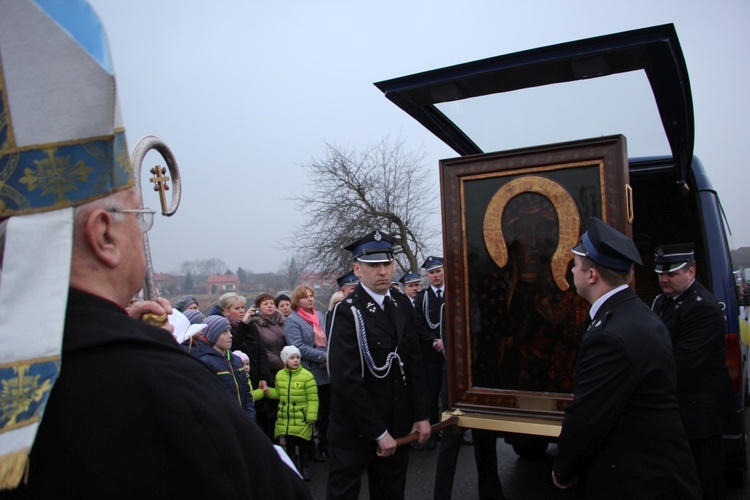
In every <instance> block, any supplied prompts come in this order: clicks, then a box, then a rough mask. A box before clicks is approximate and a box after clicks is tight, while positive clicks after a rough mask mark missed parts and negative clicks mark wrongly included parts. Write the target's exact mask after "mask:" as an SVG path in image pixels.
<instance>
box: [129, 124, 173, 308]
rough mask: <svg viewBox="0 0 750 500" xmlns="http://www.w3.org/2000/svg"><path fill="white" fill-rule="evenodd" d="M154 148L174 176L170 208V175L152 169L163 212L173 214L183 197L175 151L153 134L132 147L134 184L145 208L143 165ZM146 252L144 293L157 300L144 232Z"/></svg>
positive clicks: (164, 169) (153, 180)
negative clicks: (142, 184)
mask: <svg viewBox="0 0 750 500" xmlns="http://www.w3.org/2000/svg"><path fill="white" fill-rule="evenodd" d="M152 149H154V150H156V151H157V152H158V153H159V154H160V155H161V156H162V158H164V160H165V161H166V162H167V168H168V169H169V174H170V175H171V176H172V178H171V180H172V200H171V202H170V205H169V208H167V197H166V193H165V192H166V191H168V190H169V189H170V188H169V184H167V183H168V182H169V180H170V178H169V177H167V175H166V174H167V168H164V167H160V166H158V165H157V166H156V167H153V168H152V169H151V170H150V172H151V174H152V177H151V178H150V179H149V181H150V182H152V183H153V184H154V191H156V192H158V193H159V201H160V202H161V214H162V215H165V216H167V217H171V216H172V215H174V213H175V212H176V211H177V207H179V206H180V198H181V197H182V180H181V179H180V169H179V168H178V167H177V161H176V160H175V158H174V155H173V154H172V151H171V150H170V149H169V147H167V145H166V144H165V143H164V141H162V140H161V139H159V138H158V137H154V136H152V135H147V136H146V137H143V138H142V139H141V140H139V141H138V143H137V144H136V145H135V147H134V148H133V154H132V155H131V163H132V165H133V177H134V180H135V187H136V189H137V190H138V196H139V197H140V199H141V207H143V193H142V191H141V166H142V164H143V160H144V158H145V157H146V154H147V153H148V152H149V151H151V150H152ZM143 253H144V255H145V257H146V279H145V282H144V285H143V295H144V297H143V298H144V299H145V300H156V298H157V297H158V292H157V290H156V284H155V282H154V266H153V264H152V263H151V247H150V246H149V243H148V234H147V233H144V234H143Z"/></svg>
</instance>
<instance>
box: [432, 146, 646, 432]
mask: <svg viewBox="0 0 750 500" xmlns="http://www.w3.org/2000/svg"><path fill="white" fill-rule="evenodd" d="M627 165H628V164H627V154H626V145H625V138H624V137H623V136H611V137H602V138H597V139H591V140H584V141H575V142H570V143H562V144H553V145H548V146H540V147H535V148H525V149H520V150H512V151H503V152H498V153H487V154H483V155H475V156H469V157H461V158H453V159H447V160H442V161H441V162H440V175H441V194H442V208H443V212H442V213H443V228H444V229H443V230H444V233H443V240H444V248H445V252H444V253H445V272H446V285H447V287H448V291H449V293H447V294H446V319H445V321H446V322H447V329H446V335H447V342H446V343H447V349H446V352H447V354H448V371H449V372H448V373H449V376H448V388H449V402H450V405H451V407H456V408H460V409H462V410H465V411H472V412H484V413H492V414H499V415H514V416H534V415H536V416H540V415H543V416H545V418H549V417H552V418H562V412H563V410H564V408H565V405H566V404H567V403H568V402H569V401H570V400H571V397H572V396H571V394H570V393H571V392H572V369H573V364H574V360H575V351H576V350H577V341H578V338H577V335H580V333H582V331H583V329H582V326H583V320H584V318H585V314H586V312H587V311H588V304H587V303H585V301H583V300H582V299H580V297H578V296H577V295H575V291H574V289H573V288H574V287H572V286H571V285H572V284H573V283H572V279H570V271H569V270H570V267H572V264H571V261H572V253H571V252H570V249H571V248H572V247H573V246H575V244H576V242H577V241H578V238H579V237H580V234H581V233H582V232H583V231H584V230H585V228H586V226H587V225H588V223H589V221H590V218H591V217H592V216H596V217H600V218H602V219H603V220H605V221H606V222H608V223H609V224H612V225H613V226H614V227H616V228H617V229H619V230H621V231H622V232H624V233H625V234H630V232H631V229H630V223H629V222H628V220H629V219H630V218H631V217H632V212H629V211H628V195H627V192H626V191H627V189H628V167H627ZM526 195H535V196H536V197H533V196H532V197H529V196H526ZM520 196H524V200H525V202H524V203H525V204H524V205H520V204H519V203H518V202H517V203H515V205H514V206H523V207H526V208H527V209H528V207H529V206H531V210H527V211H526V212H524V210H521V209H518V210H520V211H518V210H517V213H514V214H511V215H513V217H514V218H513V219H512V220H513V221H519V222H518V226H517V227H520V228H524V227H527V225H526V224H525V221H526V219H524V217H533V216H534V215H533V214H536V213H544V214H547V219H545V220H546V221H547V222H548V221H549V220H551V219H552V218H551V216H550V215H549V214H551V213H554V215H555V217H556V221H557V222H556V224H552V223H551V222H548V225H549V224H552V225H553V226H554V227H556V231H551V232H549V234H539V235H536V236H534V238H535V239H537V240H544V244H545V245H546V246H545V247H544V248H549V249H550V251H549V252H548V254H544V253H543V252H541V253H540V255H539V256H537V254H536V253H526V254H525V253H524V252H531V250H523V249H524V248H527V247H525V246H524V245H523V244H522V243H523V242H522V241H521V240H518V241H516V240H514V241H508V238H507V237H506V234H505V233H504V229H506V228H504V227H503V217H504V215H505V214H506V211H508V210H510V209H509V208H508V207H509V204H511V203H512V202H513V200H514V199H516V201H518V200H520V199H521V198H520ZM517 197H518V198H517ZM536 200H539V201H536ZM535 203H538V204H541V205H540V206H541V208H538V207H536V205H534V204H535ZM529 204H531V205H529ZM545 207H546V208H545ZM550 207H553V208H554V210H551V209H550ZM537 208H538V209H537ZM509 220H510V219H509ZM514 223H515V222H512V223H511V224H514ZM514 238H516V239H517V237H514ZM511 246H512V248H514V250H513V252H514V254H515V256H514V258H513V259H515V260H513V259H512V258H511V257H510V255H509V248H511ZM519 249H521V250H519ZM526 255H533V256H534V259H537V260H538V262H537V261H536V260H534V259H531V260H532V261H533V262H536V265H535V269H543V271H535V272H533V273H524V272H523V269H521V270H520V271H519V268H521V266H522V264H523V262H524V259H525V258H526V257H525V256H526ZM539 262H541V263H542V264H539ZM526 316H529V317H530V318H531V319H529V318H527V317H526ZM539 325H543V326H539ZM549 325H552V326H551V327H550V326H549ZM577 332H579V333H577ZM561 346H563V347H561ZM493 363H495V364H496V366H495V365H493ZM516 367H517V368H518V370H516Z"/></svg>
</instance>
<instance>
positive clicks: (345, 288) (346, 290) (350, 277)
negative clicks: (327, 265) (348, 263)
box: [336, 271, 359, 297]
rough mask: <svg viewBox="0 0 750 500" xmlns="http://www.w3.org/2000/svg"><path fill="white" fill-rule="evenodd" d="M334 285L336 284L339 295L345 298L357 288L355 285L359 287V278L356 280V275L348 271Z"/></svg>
mask: <svg viewBox="0 0 750 500" xmlns="http://www.w3.org/2000/svg"><path fill="white" fill-rule="evenodd" d="M336 283H338V285H339V290H340V291H341V293H343V294H344V297H346V296H347V295H349V294H350V293H352V292H353V291H354V289H355V288H357V285H359V278H357V275H356V274H354V272H352V271H349V272H346V273H344V274H342V275H341V276H339V277H338V278H337V279H336Z"/></svg>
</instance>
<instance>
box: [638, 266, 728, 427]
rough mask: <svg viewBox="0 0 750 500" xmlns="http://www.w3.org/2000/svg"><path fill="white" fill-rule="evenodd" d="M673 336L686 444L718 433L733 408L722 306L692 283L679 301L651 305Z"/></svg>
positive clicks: (658, 301) (665, 300)
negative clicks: (687, 441) (687, 440)
mask: <svg viewBox="0 0 750 500" xmlns="http://www.w3.org/2000/svg"><path fill="white" fill-rule="evenodd" d="M652 308H653V310H654V312H656V313H657V314H659V317H661V319H662V321H663V322H664V324H665V325H666V326H667V329H668V330H669V334H670V335H671V337H672V348H673V350H674V358H675V363H676V365H677V394H678V400H679V403H680V415H681V416H682V423H683V425H684V426H685V430H686V431H687V434H688V437H689V438H690V439H702V438H705V437H708V436H714V435H717V434H721V433H722V430H723V427H724V423H725V422H726V419H727V416H728V413H729V411H730V409H731V388H730V381H729V372H728V371H727V366H726V356H727V347H726V320H725V318H724V313H723V312H722V309H721V306H720V305H719V303H718V302H717V301H716V299H715V298H714V296H713V295H711V293H710V292H709V291H708V290H706V289H705V288H704V287H703V285H701V284H700V283H698V282H697V281H694V282H693V284H692V285H690V286H689V287H688V289H687V290H685V291H684V292H683V293H681V294H680V296H679V297H676V298H675V299H670V298H669V297H667V296H666V295H664V294H663V293H662V294H660V295H658V296H657V297H656V300H655V301H654V304H653V306H652Z"/></svg>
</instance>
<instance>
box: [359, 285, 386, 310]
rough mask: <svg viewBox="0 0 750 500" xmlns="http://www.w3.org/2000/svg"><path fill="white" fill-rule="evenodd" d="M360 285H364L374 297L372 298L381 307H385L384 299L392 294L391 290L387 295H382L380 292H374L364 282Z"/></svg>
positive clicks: (366, 290)
mask: <svg viewBox="0 0 750 500" xmlns="http://www.w3.org/2000/svg"><path fill="white" fill-rule="evenodd" d="M360 285H362V288H364V290H365V292H367V293H368V294H369V295H370V297H372V299H373V300H374V301H375V302H376V303H377V304H378V306H380V308H381V309H383V301H384V300H385V298H386V297H390V296H391V292H390V290H389V291H388V293H386V294H385V295H380V294H379V293H376V292H373V291H372V290H370V289H369V288H367V287H366V286H365V285H364V284H362V283H360Z"/></svg>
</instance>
